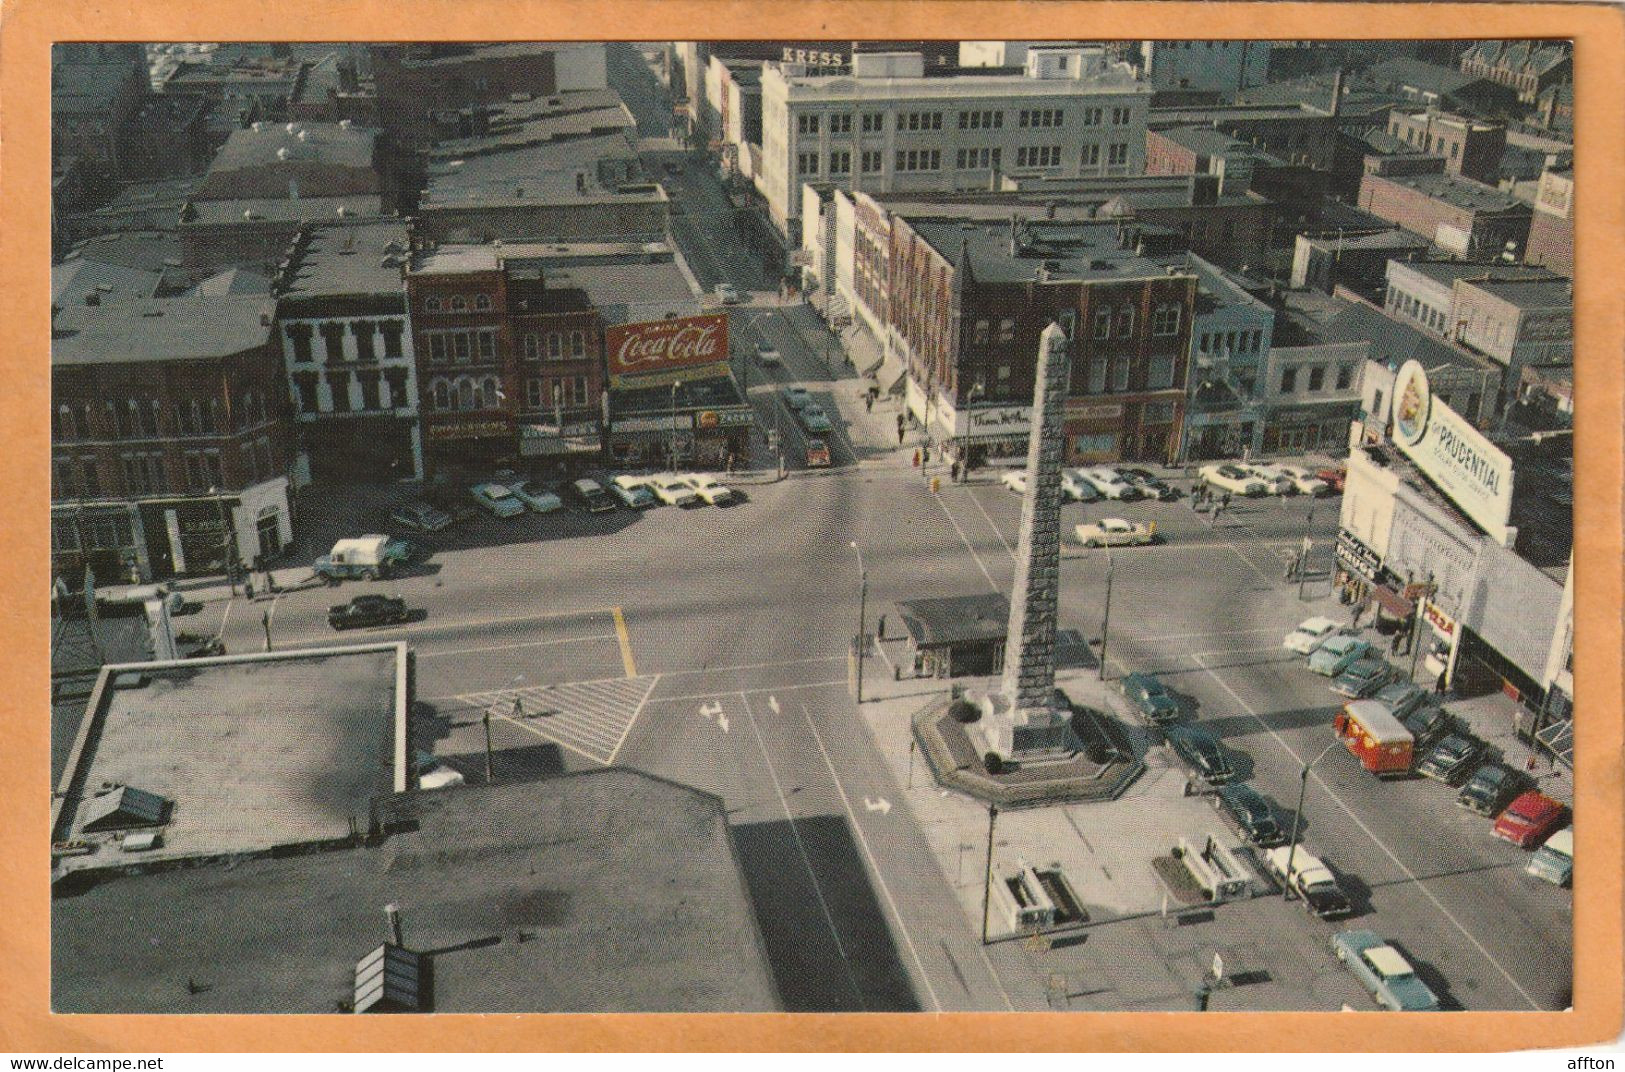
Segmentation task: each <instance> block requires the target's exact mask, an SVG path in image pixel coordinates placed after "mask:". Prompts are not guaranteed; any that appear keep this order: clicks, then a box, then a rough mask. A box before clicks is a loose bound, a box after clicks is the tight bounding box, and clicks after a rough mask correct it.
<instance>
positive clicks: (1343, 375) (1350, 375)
mask: <svg viewBox="0 0 1625 1072" xmlns="http://www.w3.org/2000/svg"><path fill="white" fill-rule="evenodd" d="M1353 380H1354V366H1353V365H1338V366H1337V389H1338V390H1339V391H1347V390H1348V389H1349V384H1350V383H1352V382H1353Z"/></svg>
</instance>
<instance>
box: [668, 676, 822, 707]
mask: <svg viewBox="0 0 1625 1072" xmlns="http://www.w3.org/2000/svg"><path fill="white" fill-rule="evenodd" d="M845 684H846V678H844V677H837V678H831V679H830V680H828V681H809V682H807V683H806V684H805V685H763V686H762V687H761V688H758V689H730V690H729V691H730V692H737V693H738V694H739V695H741V696H743V695H745V694H746V693H748V692H749V693H755V692H789V691H791V690H792V689H827V688H829V687H830V686H832V685H845ZM716 695H717V694H716V693H715V692H694V693H690V694H688V695H687V696H656V697H655V698H654V702H655V703H667V702H671V701H676V700H709V699H713V698H714V697H715V696H716Z"/></svg>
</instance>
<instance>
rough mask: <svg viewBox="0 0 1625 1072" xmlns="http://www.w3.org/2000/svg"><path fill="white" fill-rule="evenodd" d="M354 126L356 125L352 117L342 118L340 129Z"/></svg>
mask: <svg viewBox="0 0 1625 1072" xmlns="http://www.w3.org/2000/svg"><path fill="white" fill-rule="evenodd" d="M353 126H355V122H354V121H353V120H350V119H340V120H339V129H340V130H349V129H350V128H351V127H353Z"/></svg>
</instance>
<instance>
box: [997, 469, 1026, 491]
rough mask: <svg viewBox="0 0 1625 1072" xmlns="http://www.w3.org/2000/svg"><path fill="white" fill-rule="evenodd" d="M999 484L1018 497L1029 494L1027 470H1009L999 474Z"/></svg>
mask: <svg viewBox="0 0 1625 1072" xmlns="http://www.w3.org/2000/svg"><path fill="white" fill-rule="evenodd" d="M999 483H1001V484H1003V485H1004V486H1005V487H1006V488H1007V489H1009V490H1010V491H1013V492H1015V493H1016V494H1017V495H1025V494H1027V470H1025V469H1007V470H1005V471H1004V472H1003V473H1000V474H999Z"/></svg>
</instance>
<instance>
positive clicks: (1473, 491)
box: [1394, 361, 1512, 544]
mask: <svg viewBox="0 0 1625 1072" xmlns="http://www.w3.org/2000/svg"><path fill="white" fill-rule="evenodd" d="M1394 442H1395V443H1396V444H1398V445H1399V449H1400V450H1403V451H1404V452H1405V454H1406V455H1407V456H1408V457H1409V458H1410V459H1411V461H1412V462H1414V463H1415V464H1416V467H1417V468H1418V469H1420V470H1421V471H1422V472H1424V473H1426V474H1427V476H1428V479H1430V480H1432V481H1433V482H1434V483H1435V484H1437V485H1438V486H1439V489H1440V490H1441V491H1443V492H1444V493H1445V494H1446V495H1448V496H1450V499H1451V501H1452V502H1454V503H1455V504H1456V506H1457V507H1458V508H1460V510H1461V512H1462V513H1464V514H1466V515H1467V516H1468V517H1470V518H1472V519H1473V521H1474V522H1475V523H1477V525H1478V526H1479V527H1480V528H1482V529H1483V530H1484V531H1485V532H1487V533H1489V535H1490V537H1491V538H1492V539H1494V540H1495V541H1496V542H1497V543H1501V544H1505V543H1506V538H1507V521H1508V519H1509V518H1510V517H1511V516H1512V459H1511V458H1509V457H1507V455H1506V453H1505V452H1504V451H1502V450H1501V449H1500V448H1499V447H1497V446H1496V445H1495V444H1493V443H1491V442H1490V441H1489V440H1488V439H1486V438H1485V437H1484V435H1483V434H1482V433H1480V432H1479V431H1478V429H1476V428H1474V427H1473V426H1472V425H1471V424H1468V423H1467V422H1466V421H1465V420H1463V419H1462V418H1461V416H1460V415H1459V414H1457V413H1456V411H1455V410H1453V409H1451V408H1450V407H1449V406H1447V405H1445V404H1444V403H1443V402H1440V401H1439V400H1438V399H1436V398H1434V397H1433V391H1432V389H1431V388H1430V387H1429V386H1428V375H1427V371H1426V370H1425V369H1423V368H1422V366H1421V364H1420V363H1418V362H1416V361H1407V362H1406V363H1405V364H1404V365H1403V366H1402V367H1401V368H1400V370H1399V376H1398V377H1397V378H1396V379H1395V380H1394Z"/></svg>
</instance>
